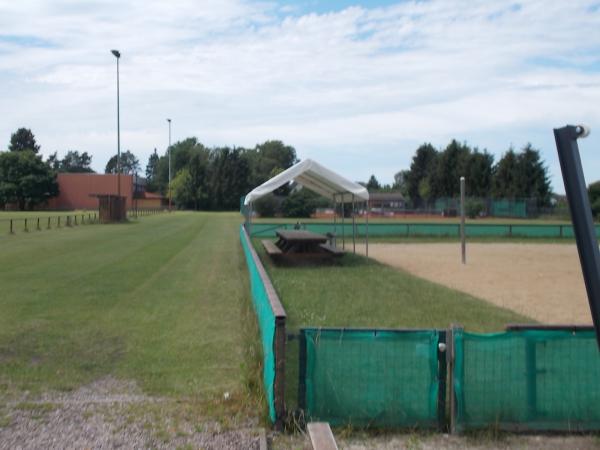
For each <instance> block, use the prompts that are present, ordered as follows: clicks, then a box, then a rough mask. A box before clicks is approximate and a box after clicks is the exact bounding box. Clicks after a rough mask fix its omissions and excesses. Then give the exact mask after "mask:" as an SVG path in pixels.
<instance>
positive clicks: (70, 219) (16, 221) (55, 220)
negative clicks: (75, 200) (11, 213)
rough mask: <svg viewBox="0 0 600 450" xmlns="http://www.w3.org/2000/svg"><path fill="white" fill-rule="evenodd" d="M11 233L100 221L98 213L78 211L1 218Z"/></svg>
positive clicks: (0, 220)
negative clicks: (65, 213) (41, 215)
mask: <svg viewBox="0 0 600 450" xmlns="http://www.w3.org/2000/svg"><path fill="white" fill-rule="evenodd" d="M0 222H3V223H4V224H5V226H6V231H7V232H8V233H10V234H15V233H20V232H25V233H27V232H30V231H42V230H51V229H56V228H64V227H75V226H79V225H90V224H94V223H98V213H78V214H67V215H56V216H43V217H19V218H13V219H0Z"/></svg>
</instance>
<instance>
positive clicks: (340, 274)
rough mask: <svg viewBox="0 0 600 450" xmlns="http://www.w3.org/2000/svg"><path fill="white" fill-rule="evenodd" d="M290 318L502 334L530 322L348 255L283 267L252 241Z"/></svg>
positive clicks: (301, 322)
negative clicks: (453, 326) (510, 325)
mask: <svg viewBox="0 0 600 450" xmlns="http://www.w3.org/2000/svg"><path fill="white" fill-rule="evenodd" d="M254 245H255V248H256V249H257V252H258V253H259V255H260V256H261V260H262V261H263V263H264V265H265V267H266V268H267V271H268V273H269V275H270V277H271V279H272V281H273V285H274V286H275V289H276V290H277V292H278V294H279V295H280V297H281V302H282V303H283V306H284V308H285V310H286V312H287V315H288V321H287V324H288V327H289V328H290V329H291V330H292V331H294V330H298V328H300V327H302V326H330V327H375V328H447V327H448V326H449V325H450V324H451V323H457V324H461V325H463V326H464V327H465V328H466V329H467V330H469V331H500V330H502V329H503V328H504V326H505V325H506V324H507V323H509V322H513V323H514V322H532V320H531V319H529V318H527V317H524V316H521V315H519V314H516V313H514V312H512V311H509V310H506V309H501V308H498V307H497V306H494V305H492V304H490V303H487V302H485V301H483V300H480V299H477V298H474V297H472V296H470V295H468V294H464V293H462V292H458V291H455V290H453V289H449V288H447V287H445V286H441V285H439V284H435V283H432V282H430V281H427V280H423V279H421V278H417V277H415V276H413V275H410V274H409V273H407V272H403V271H400V270H397V269H394V268H391V267H389V266H386V265H384V264H380V263H378V262H376V261H374V260H371V259H368V258H365V257H362V256H359V255H353V254H346V255H344V256H343V257H342V258H341V259H339V260H338V261H335V262H334V263H332V264H321V265H318V266H315V265H303V266H297V267H294V266H282V265H275V264H273V262H272V261H271V259H270V258H269V257H268V256H267V255H266V253H265V252H264V249H263V248H262V245H261V244H260V240H254Z"/></svg>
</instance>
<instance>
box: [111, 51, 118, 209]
mask: <svg viewBox="0 0 600 450" xmlns="http://www.w3.org/2000/svg"><path fill="white" fill-rule="evenodd" d="M110 52H111V53H112V54H113V55H115V58H117V196H118V197H119V202H121V111H120V110H121V108H120V99H119V97H120V96H119V59H120V58H121V53H120V52H119V51H118V50H111V51H110Z"/></svg>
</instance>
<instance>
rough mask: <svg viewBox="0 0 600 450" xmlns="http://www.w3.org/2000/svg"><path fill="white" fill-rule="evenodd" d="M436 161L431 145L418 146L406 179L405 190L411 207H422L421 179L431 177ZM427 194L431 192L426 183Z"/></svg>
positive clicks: (436, 153) (436, 155)
mask: <svg viewBox="0 0 600 450" xmlns="http://www.w3.org/2000/svg"><path fill="white" fill-rule="evenodd" d="M437 160H438V151H437V150H436V149H435V148H434V147H433V145H431V144H422V145H421V146H419V148H418V149H417V151H416V152H415V156H413V159H412V163H411V165H410V170H409V173H408V176H407V179H406V190H407V193H408V196H409V197H410V199H411V201H412V203H413V206H415V207H418V206H424V205H423V203H424V199H423V197H422V196H421V194H420V191H421V189H420V187H421V185H422V181H423V179H426V178H430V177H432V176H433V172H434V171H435V167H436V164H437ZM427 186H428V189H427V192H431V189H430V188H429V181H427Z"/></svg>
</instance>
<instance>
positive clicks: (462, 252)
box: [460, 177, 467, 264]
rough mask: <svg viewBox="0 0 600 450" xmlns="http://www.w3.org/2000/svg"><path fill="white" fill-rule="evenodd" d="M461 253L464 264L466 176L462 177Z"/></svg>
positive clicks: (465, 257)
mask: <svg viewBox="0 0 600 450" xmlns="http://www.w3.org/2000/svg"><path fill="white" fill-rule="evenodd" d="M460 254H461V261H462V263H463V264H466V263H467V246H466V243H465V177H460Z"/></svg>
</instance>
